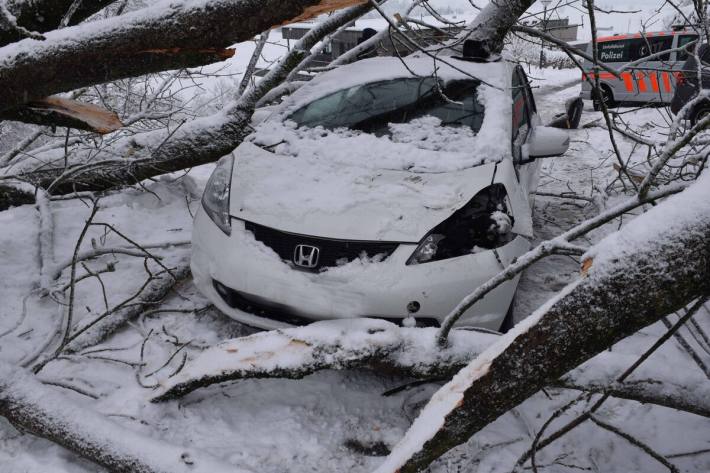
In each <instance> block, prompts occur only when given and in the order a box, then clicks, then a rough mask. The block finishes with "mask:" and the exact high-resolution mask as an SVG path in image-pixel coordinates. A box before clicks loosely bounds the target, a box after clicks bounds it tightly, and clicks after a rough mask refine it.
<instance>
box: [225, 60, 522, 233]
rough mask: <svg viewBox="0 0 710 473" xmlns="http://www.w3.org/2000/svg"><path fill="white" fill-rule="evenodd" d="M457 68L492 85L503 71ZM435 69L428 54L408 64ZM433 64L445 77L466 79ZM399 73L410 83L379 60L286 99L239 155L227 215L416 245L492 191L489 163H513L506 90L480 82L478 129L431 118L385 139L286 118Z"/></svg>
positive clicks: (326, 77)
mask: <svg viewBox="0 0 710 473" xmlns="http://www.w3.org/2000/svg"><path fill="white" fill-rule="evenodd" d="M447 59H451V58H447ZM459 62H460V63H461V64H464V65H465V66H466V67H468V68H469V69H474V70H475V72H477V73H478V74H480V73H481V72H482V71H484V70H485V71H488V75H487V76H486V77H487V79H488V80H490V79H491V77H499V76H501V71H503V70H507V69H506V67H504V66H502V65H501V64H498V63H493V64H475V63H466V62H463V61H459ZM433 63H434V61H433V60H431V59H429V58H415V60H410V61H408V65H409V66H410V67H411V68H413V69H414V70H415V72H417V73H422V74H424V73H426V72H427V70H429V71H430V70H431V68H432V65H433ZM384 65H386V66H387V68H388V69H389V70H386V69H387V68H384V67H383V66H384ZM437 65H439V64H438V63H437ZM355 66H358V67H355ZM439 66H440V69H438V70H437V76H438V77H439V78H440V79H441V80H444V81H447V80H453V79H456V80H458V79H462V78H467V77H468V76H467V75H466V74H464V73H461V72H459V71H456V70H454V69H452V68H448V67H443V66H441V65H439ZM427 68H428V69H427ZM341 69H349V70H350V73H343V71H342V70H341ZM383 69H385V70H383ZM400 69H401V70H400ZM356 71H357V74H354V72H356ZM346 72H347V71H346ZM468 72H470V73H473V72H474V71H468ZM400 76H401V77H411V73H410V72H409V71H407V69H406V68H405V67H404V66H403V65H402V63H401V61H399V60H398V59H396V58H395V59H394V60H393V59H392V58H382V59H381V58H376V59H372V60H367V61H362V62H360V63H357V64H355V65H352V66H348V67H347V68H339V69H337V70H336V71H333V72H331V73H326V74H323V75H322V76H319V77H318V78H316V79H314V80H313V81H312V83H309V84H307V85H306V86H304V87H303V88H301V89H300V90H299V91H298V92H297V93H295V94H294V96H292V97H291V98H289V99H287V102H286V103H285V104H284V106H283V108H282V109H281V112H280V113H278V114H276V116H274V117H271V118H270V119H267V120H266V121H264V122H262V123H261V124H259V125H258V126H257V127H256V131H255V133H253V134H252V135H251V136H250V137H249V138H247V140H246V141H245V142H244V143H243V144H242V145H241V146H240V147H239V148H237V149H236V151H235V153H236V161H235V166H234V176H233V178H232V195H231V213H232V215H233V216H235V217H237V218H241V219H243V220H248V221H252V222H255V223H258V224H261V225H265V226H269V227H273V228H277V229H280V230H283V231H288V232H293V233H300V234H305V235H313V236H322V237H328V238H341V239H349V240H381V241H400V242H418V241H419V240H420V239H421V238H422V237H423V236H424V235H425V234H426V233H427V232H428V231H430V230H431V229H432V228H433V227H435V226H436V225H437V224H438V223H440V222H441V221H443V220H445V219H446V218H447V217H449V216H450V215H451V214H452V213H453V212H454V211H456V210H457V209H458V208H460V207H461V206H463V205H464V204H465V203H466V202H468V201H469V200H470V199H471V198H472V197H473V196H474V195H475V194H476V192H478V191H479V190H481V189H482V188H483V187H485V186H486V185H490V183H491V180H492V177H493V171H494V169H495V165H494V164H493V163H496V162H499V161H500V160H502V159H509V158H510V151H511V150H510V131H509V129H510V125H511V121H512V119H511V94H510V91H509V90H508V89H507V87H502V88H500V89H499V88H497V87H492V86H488V85H483V84H482V85H480V86H479V88H478V98H479V101H480V102H481V104H482V105H483V106H484V107H485V115H484V118H483V122H482V124H481V128H480V130H479V131H478V132H477V133H476V132H474V131H473V130H471V129H470V128H463V127H442V126H440V121H439V120H438V119H437V118H434V117H423V118H420V119H418V120H413V121H412V122H409V123H404V124H390V126H389V128H390V134H388V135H385V136H376V135H373V134H368V133H364V132H361V131H357V130H350V129H337V130H327V129H324V128H321V127H316V128H297V126H296V124H295V123H293V122H291V121H289V120H288V119H287V118H286V117H288V116H289V114H290V113H291V111H293V110H295V109H296V108H299V107H300V106H301V105H302V104H306V103H309V102H310V101H311V100H315V99H317V98H319V97H322V96H324V95H328V93H332V92H334V91H337V90H340V89H343V88H348V87H351V86H354V85H357V84H361V83H367V82H375V81H379V80H387V79H392V78H396V77H400ZM501 77H502V76H501ZM336 83H337V86H336ZM500 85H501V86H502V85H503V84H500ZM304 89H305V90H304Z"/></svg>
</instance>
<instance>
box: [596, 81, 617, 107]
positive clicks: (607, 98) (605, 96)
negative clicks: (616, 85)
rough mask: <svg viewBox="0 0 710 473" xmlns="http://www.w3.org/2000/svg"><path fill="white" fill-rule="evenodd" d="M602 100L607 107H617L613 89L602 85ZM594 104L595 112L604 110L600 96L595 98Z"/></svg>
mask: <svg viewBox="0 0 710 473" xmlns="http://www.w3.org/2000/svg"><path fill="white" fill-rule="evenodd" d="M601 89H602V92H601V93H602V100H603V101H604V103H605V104H606V108H613V107H616V101H614V95H613V94H612V93H611V90H609V87H606V86H602V87H601ZM595 95H596V94H595ZM592 104H593V106H594V111H595V112H600V111H601V110H602V105H601V103H600V102H599V99H598V98H596V97H595V98H594V100H593V101H592Z"/></svg>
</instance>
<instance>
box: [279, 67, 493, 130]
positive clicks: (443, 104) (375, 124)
mask: <svg viewBox="0 0 710 473" xmlns="http://www.w3.org/2000/svg"><path fill="white" fill-rule="evenodd" d="M478 85H479V82H477V81H474V80H462V81H456V82H451V83H449V84H447V85H446V86H445V87H440V86H439V85H438V84H437V81H436V79H434V78H431V77H427V78H422V79H414V78H410V79H396V80H388V81H382V82H373V83H369V84H362V85H358V86H355V87H351V88H349V89H343V90H340V91H338V92H335V93H333V94H330V95H327V96H325V97H323V98H320V99H318V100H315V101H313V102H311V103H309V104H308V105H306V106H304V107H302V108H300V109H299V110H297V111H296V112H294V113H293V114H292V115H291V116H290V117H289V119H290V120H293V121H294V122H296V124H297V125H298V126H299V127H310V128H313V127H317V126H322V127H324V128H327V129H331V130H332V129H336V128H350V129H353V130H361V131H364V132H367V133H373V134H376V135H384V134H388V133H389V127H388V125H389V124H390V123H407V122H410V121H412V120H413V119H416V118H420V117H424V116H433V117H436V118H438V119H439V120H441V126H466V127H470V128H471V129H473V131H474V132H477V131H478V130H479V129H480V128H481V123H482V122H483V113H484V109H483V106H482V105H481V104H480V103H479V102H478V100H477V98H476V91H477V89H478Z"/></svg>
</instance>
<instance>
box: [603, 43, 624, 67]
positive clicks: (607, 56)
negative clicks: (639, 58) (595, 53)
mask: <svg viewBox="0 0 710 473" xmlns="http://www.w3.org/2000/svg"><path fill="white" fill-rule="evenodd" d="M628 46H629V42H628V41H604V42H603V43H598V45H597V48H598V49H599V60H600V61H602V62H629V51H628Z"/></svg>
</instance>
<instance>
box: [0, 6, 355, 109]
mask: <svg viewBox="0 0 710 473" xmlns="http://www.w3.org/2000/svg"><path fill="white" fill-rule="evenodd" d="M363 2H364V0H239V1H232V0H198V1H191V2H175V3H174V4H166V3H165V2H160V3H159V4H158V5H156V6H153V7H147V8H144V9H142V10H138V11H135V12H132V13H127V14H125V15H121V16H119V17H115V18H109V19H105V20H97V21H94V22H91V23H90V24H86V25H78V26H74V27H69V28H64V29H61V30H57V31H52V32H50V33H47V34H46V39H45V40H44V41H38V40H34V39H25V40H22V41H20V42H18V43H15V44H13V45H12V47H5V48H1V49H0V111H2V110H7V109H11V108H14V107H18V106H20V105H22V104H24V103H25V102H28V101H32V100H37V99H40V98H42V97H46V96H49V95H52V94H56V93H58V92H65V91H68V90H73V89H77V88H80V87H85V86H90V85H94V84H98V83H103V82H109V81H113V80H117V79H123V78H126V77H132V76H138V75H143V74H148V73H153V72H159V71H164V70H170V69H179V68H188V67H195V66H200V65H204V64H210V63H213V62H218V61H222V60H224V59H226V58H228V57H230V56H231V54H232V53H231V52H230V51H229V50H225V49H224V48H226V47H227V46H229V45H231V44H234V43H239V42H242V41H246V40H248V39H250V38H252V37H253V36H255V35H257V34H259V33H260V32H262V31H265V30H267V29H269V28H272V27H274V26H277V25H281V24H284V23H286V22H289V21H294V20H302V19H307V18H310V17H313V16H316V15H317V14H320V13H324V12H326V11H330V10H335V9H338V8H343V7H346V6H349V5H355V4H360V3H363ZM38 78H39V79H41V80H37V79H38Z"/></svg>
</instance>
